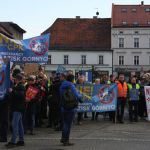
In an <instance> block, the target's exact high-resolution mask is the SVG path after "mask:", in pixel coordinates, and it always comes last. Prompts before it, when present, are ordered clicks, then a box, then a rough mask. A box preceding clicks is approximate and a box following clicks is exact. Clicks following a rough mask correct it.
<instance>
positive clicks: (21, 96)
mask: <svg viewBox="0 0 150 150" xmlns="http://www.w3.org/2000/svg"><path fill="white" fill-rule="evenodd" d="M24 109H25V87H24V85H23V84H21V83H19V84H18V85H16V86H15V87H14V88H13V90H12V93H11V110H12V112H23V111H24Z"/></svg>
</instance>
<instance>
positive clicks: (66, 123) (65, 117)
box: [62, 112, 75, 142]
mask: <svg viewBox="0 0 150 150" xmlns="http://www.w3.org/2000/svg"><path fill="white" fill-rule="evenodd" d="M74 115H75V112H62V121H63V130H62V140H63V141H64V142H69V136H70V130H71V125H72V122H73V119H74Z"/></svg>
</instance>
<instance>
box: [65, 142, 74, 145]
mask: <svg viewBox="0 0 150 150" xmlns="http://www.w3.org/2000/svg"><path fill="white" fill-rule="evenodd" d="M73 145H74V143H70V142H64V143H63V146H73Z"/></svg>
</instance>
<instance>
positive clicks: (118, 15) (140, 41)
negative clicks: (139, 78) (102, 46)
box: [111, 2, 150, 76]
mask: <svg viewBox="0 0 150 150" xmlns="http://www.w3.org/2000/svg"><path fill="white" fill-rule="evenodd" d="M149 16H150V5H144V3H143V2H141V4H140V5H114V4H113V5H112V22H111V24H112V29H111V48H112V49H113V51H114V53H113V60H114V72H115V73H119V72H123V73H125V74H126V75H127V76H130V75H131V74H138V75H142V74H143V73H144V72H146V71H149V70H150V17H149Z"/></svg>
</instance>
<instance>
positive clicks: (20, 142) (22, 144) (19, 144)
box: [16, 141, 25, 146]
mask: <svg viewBox="0 0 150 150" xmlns="http://www.w3.org/2000/svg"><path fill="white" fill-rule="evenodd" d="M16 145H17V146H24V145H25V144H24V141H18V142H17V144H16Z"/></svg>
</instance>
